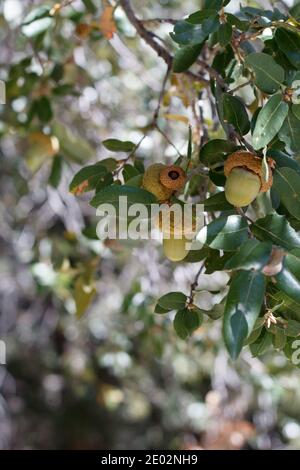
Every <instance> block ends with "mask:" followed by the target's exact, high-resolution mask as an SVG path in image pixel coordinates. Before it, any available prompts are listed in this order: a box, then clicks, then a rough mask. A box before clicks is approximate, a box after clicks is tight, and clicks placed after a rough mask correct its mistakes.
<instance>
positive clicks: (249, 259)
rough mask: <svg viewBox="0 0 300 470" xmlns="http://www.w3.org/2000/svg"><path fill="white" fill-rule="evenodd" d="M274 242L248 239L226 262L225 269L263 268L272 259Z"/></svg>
mask: <svg viewBox="0 0 300 470" xmlns="http://www.w3.org/2000/svg"><path fill="white" fill-rule="evenodd" d="M271 252H272V244H271V243H269V242H263V243H261V242H259V241H257V240H253V239H250V240H247V241H246V242H245V243H244V244H243V245H242V246H241V247H240V248H239V250H238V251H237V252H236V253H235V254H234V255H233V256H232V258H230V259H229V260H228V261H227V263H226V264H225V269H245V270H249V269H255V270H256V271H259V270H261V269H262V268H263V267H264V266H265V265H266V264H267V263H268V260H269V259H270V256H271Z"/></svg>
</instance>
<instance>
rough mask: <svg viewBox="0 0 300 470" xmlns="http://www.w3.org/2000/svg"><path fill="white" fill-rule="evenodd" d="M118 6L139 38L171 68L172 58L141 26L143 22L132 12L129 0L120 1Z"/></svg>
mask: <svg viewBox="0 0 300 470" xmlns="http://www.w3.org/2000/svg"><path fill="white" fill-rule="evenodd" d="M120 5H121V6H122V8H123V10H124V11H125V13H126V16H127V18H128V20H129V21H130V23H131V24H132V26H134V27H135V29H136V32H137V33H138V34H139V36H140V37H141V38H143V39H144V41H145V42H146V43H147V44H148V45H149V46H150V47H152V49H153V50H154V51H155V52H156V53H157V55H158V56H159V57H161V58H162V59H163V60H164V61H165V62H166V64H167V65H168V67H171V65H172V59H173V58H172V56H171V54H170V53H169V52H168V51H167V50H166V49H165V48H164V47H162V46H161V45H160V44H158V43H157V42H156V40H155V39H154V38H153V36H152V33H151V32H149V31H148V30H147V29H146V28H145V27H144V25H143V22H142V21H141V20H139V19H138V18H137V17H136V16H135V13H134V11H133V8H132V6H131V4H130V1H129V0H120Z"/></svg>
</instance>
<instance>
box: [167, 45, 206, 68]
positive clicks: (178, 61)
mask: <svg viewBox="0 0 300 470" xmlns="http://www.w3.org/2000/svg"><path fill="white" fill-rule="evenodd" d="M202 46H203V45H202V44H197V45H196V46H185V47H181V48H180V49H177V51H176V52H175V55H174V60H173V72H174V73H180V72H184V71H185V70H187V69H188V68H189V67H190V66H191V65H193V63H194V62H196V60H197V58H198V57H199V54H200V52H201V49H202Z"/></svg>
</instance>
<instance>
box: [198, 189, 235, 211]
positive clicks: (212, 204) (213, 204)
mask: <svg viewBox="0 0 300 470" xmlns="http://www.w3.org/2000/svg"><path fill="white" fill-rule="evenodd" d="M199 204H203V205H204V210H205V211H207V212H214V211H230V210H234V207H233V206H232V205H231V204H230V203H229V202H228V201H227V199H226V197H225V192H224V191H222V192H220V193H216V194H213V195H212V196H210V197H209V198H208V199H206V200H205V201H201V202H199Z"/></svg>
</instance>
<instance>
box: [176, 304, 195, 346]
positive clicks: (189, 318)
mask: <svg viewBox="0 0 300 470" xmlns="http://www.w3.org/2000/svg"><path fill="white" fill-rule="evenodd" d="M173 325H174V329H175V331H176V333H177V335H178V336H179V338H181V339H186V338H187V337H188V336H189V335H191V334H192V333H193V331H195V330H197V328H199V326H200V317H199V314H198V313H197V312H195V311H193V310H189V309H187V308H184V309H182V310H179V311H178V312H177V313H176V315H175V318H174V322H173Z"/></svg>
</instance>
